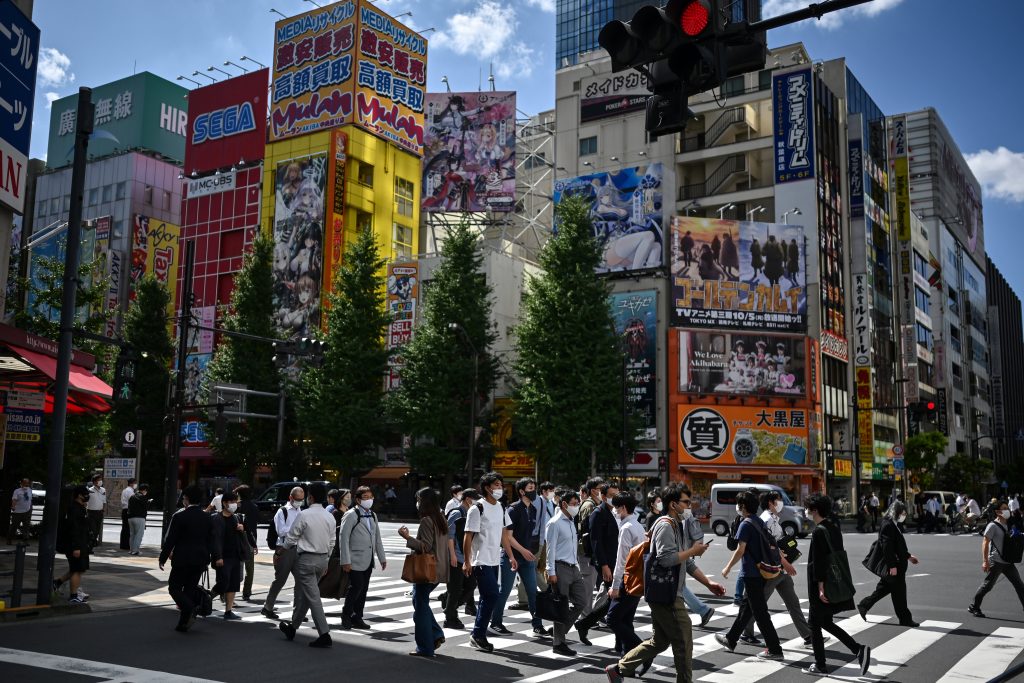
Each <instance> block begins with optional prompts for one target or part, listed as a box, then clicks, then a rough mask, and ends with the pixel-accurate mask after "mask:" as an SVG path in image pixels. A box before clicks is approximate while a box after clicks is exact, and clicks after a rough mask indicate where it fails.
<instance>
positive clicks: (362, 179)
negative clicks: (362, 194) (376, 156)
mask: <svg viewBox="0 0 1024 683" xmlns="http://www.w3.org/2000/svg"><path fill="white" fill-rule="evenodd" d="M357 178H358V180H359V184H360V185H366V186H367V187H373V164H368V163H366V162H365V161H360V162H359V171H358V174H357Z"/></svg>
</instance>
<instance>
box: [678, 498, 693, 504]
mask: <svg viewBox="0 0 1024 683" xmlns="http://www.w3.org/2000/svg"><path fill="white" fill-rule="evenodd" d="M679 503H680V505H689V504H690V499H689V498H687V499H686V500H682V499H680V500H679Z"/></svg>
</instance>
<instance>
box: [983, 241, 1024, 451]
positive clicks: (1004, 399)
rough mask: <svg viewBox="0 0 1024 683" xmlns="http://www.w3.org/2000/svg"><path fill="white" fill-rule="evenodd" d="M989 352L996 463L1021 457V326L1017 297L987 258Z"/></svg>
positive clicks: (1023, 347) (1023, 336)
mask: <svg viewBox="0 0 1024 683" xmlns="http://www.w3.org/2000/svg"><path fill="white" fill-rule="evenodd" d="M985 280H986V295H987V296H988V334H989V354H990V358H991V361H992V377H991V388H992V393H991V397H992V432H991V434H992V444H993V450H994V452H995V453H994V455H995V457H994V461H995V464H996V466H1002V467H1005V466H1007V465H1009V464H1011V463H1012V462H1014V461H1016V462H1020V458H1022V457H1024V394H1022V393H1021V392H1020V391H1018V390H1017V388H1018V387H1021V386H1024V327H1022V325H1021V302H1020V297H1019V296H1017V293H1016V292H1014V291H1013V289H1012V288H1011V287H1010V283H1008V282H1007V281H1006V278H1005V277H1003V274H1002V273H1001V272H1000V271H999V269H998V268H997V267H996V264H995V263H993V262H992V259H991V258H989V259H988V264H987V267H986V269H985Z"/></svg>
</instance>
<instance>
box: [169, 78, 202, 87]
mask: <svg viewBox="0 0 1024 683" xmlns="http://www.w3.org/2000/svg"><path fill="white" fill-rule="evenodd" d="M175 80H178V81H188V82H189V83H195V84H196V85H197V86H201V85H202V83H200V82H199V81H193V80H192V79H191V78H186V77H185V76H178V78H176V79H175Z"/></svg>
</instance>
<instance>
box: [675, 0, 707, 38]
mask: <svg viewBox="0 0 1024 683" xmlns="http://www.w3.org/2000/svg"><path fill="white" fill-rule="evenodd" d="M670 7H671V6H670ZM672 9H675V8H672ZM669 11H671V9H670V10H669ZM711 11H712V10H711V6H710V4H709V3H708V2H707V0H690V2H689V3H688V4H687V5H686V6H685V7H683V8H682V11H681V12H680V13H679V27H680V28H681V29H683V33H685V34H686V35H688V36H690V37H691V38H696V37H697V36H699V35H700V34H701V33H703V32H704V30H705V29H706V28H707V27H708V24H710V23H711Z"/></svg>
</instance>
